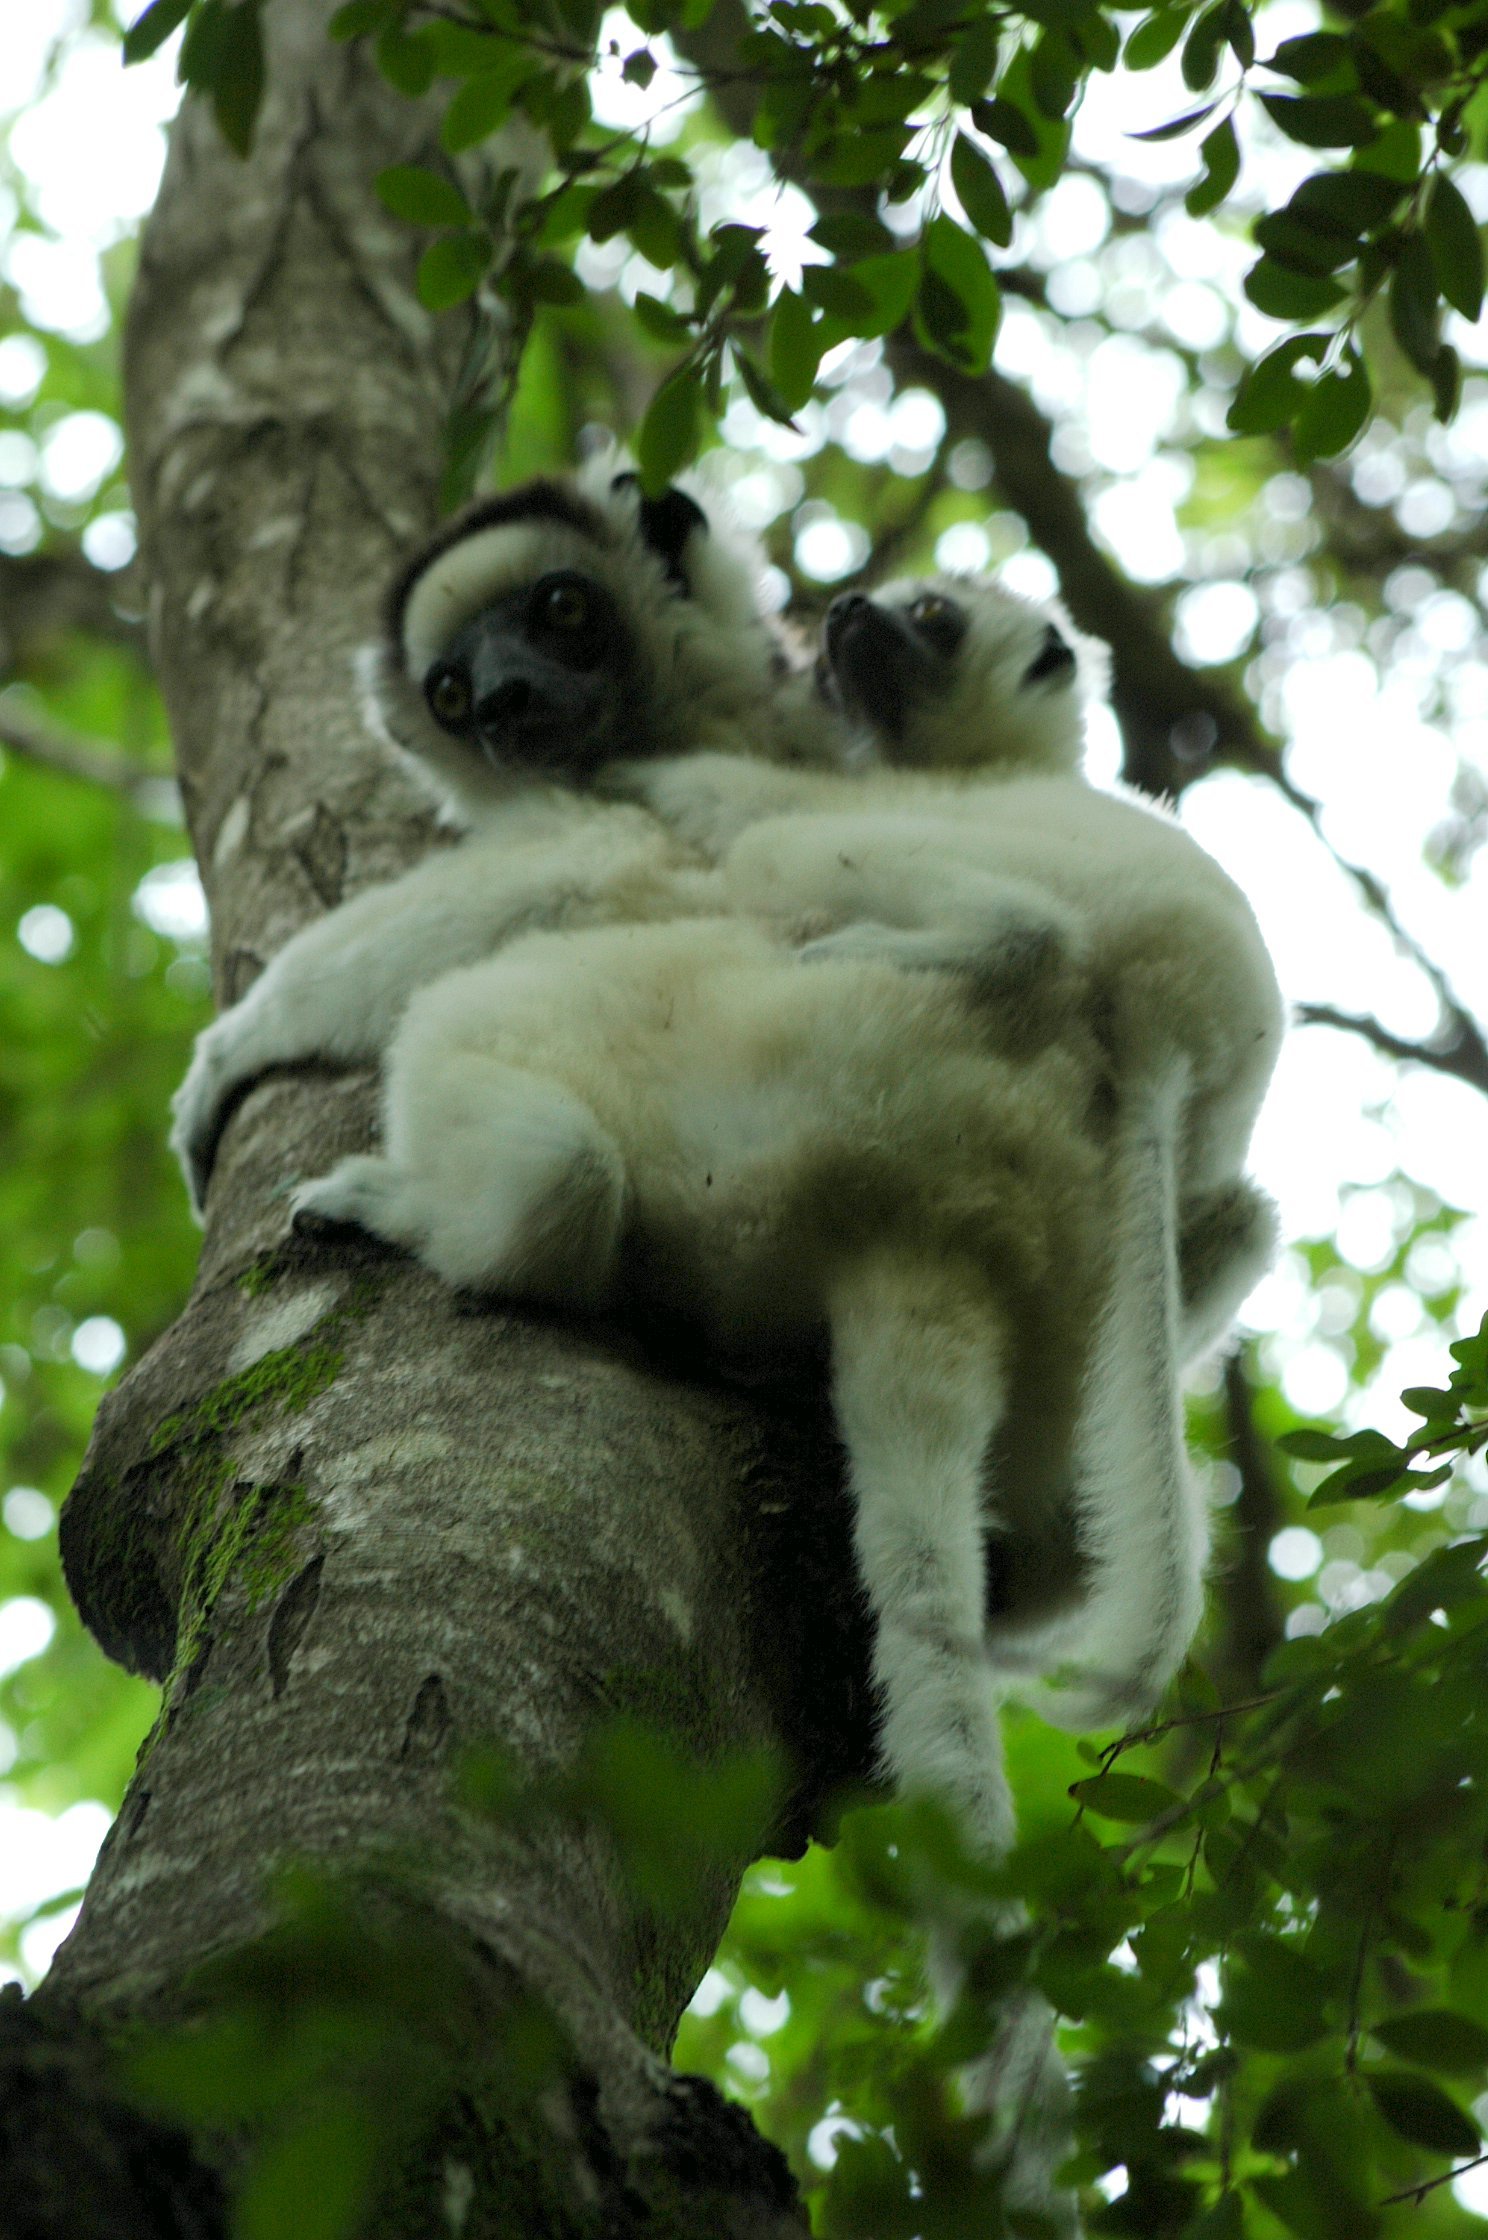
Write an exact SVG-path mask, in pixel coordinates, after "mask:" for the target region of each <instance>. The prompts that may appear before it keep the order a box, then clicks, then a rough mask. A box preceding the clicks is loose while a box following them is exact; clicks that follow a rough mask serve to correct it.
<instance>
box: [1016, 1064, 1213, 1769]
mask: <svg viewBox="0 0 1488 2240" xmlns="http://www.w3.org/2000/svg"><path fill="white" fill-rule="evenodd" d="M1189 1078H1190V1076H1189V1067H1188V1061H1187V1059H1186V1058H1185V1057H1183V1056H1182V1055H1180V1054H1177V1053H1169V1054H1168V1055H1166V1056H1164V1057H1162V1058H1158V1059H1153V1060H1152V1061H1151V1062H1150V1063H1149V1064H1147V1065H1146V1066H1145V1067H1144V1068H1142V1069H1141V1070H1140V1071H1139V1072H1138V1073H1137V1074H1136V1075H1135V1077H1133V1078H1129V1079H1126V1080H1124V1081H1123V1082H1122V1084H1121V1088H1120V1105H1119V1109H1118V1114H1117V1124H1116V1134H1115V1138H1114V1140H1113V1143H1112V1146H1111V1150H1110V1154H1109V1159H1110V1167H1109V1172H1110V1178H1111V1194H1110V1238H1111V1244H1110V1263H1109V1264H1110V1274H1109V1276H1108V1279H1107V1283H1106V1295H1105V1298H1104V1299H1103V1300H1102V1301H1101V1302H1100V1309H1099V1314H1098V1316H1097V1319H1096V1325H1095V1337H1094V1341H1093V1344H1092V1348H1091V1353H1090V1358H1089V1361H1088V1363H1087V1365H1086V1371H1085V1377H1084V1384H1083V1391H1082V1395H1081V1399H1080V1404H1079V1409H1078V1413H1077V1419H1076V1425H1075V1434H1074V1440H1073V1455H1072V1479H1073V1486H1074V1498H1075V1504H1076V1529H1077V1533H1078V1537H1079V1542H1080V1546H1081V1550H1082V1553H1083V1555H1084V1558H1085V1562H1086V1567H1087V1576H1086V1583H1085V1588H1084V1592H1083V1593H1082V1595H1081V1597H1080V1599H1079V1602H1078V1603H1077V1605H1076V1606H1075V1608H1074V1609H1073V1611H1072V1612H1071V1613H1069V1614H1068V1615H1067V1616H1066V1617H1064V1618H1063V1619H1061V1620H1060V1621H1059V1622H1058V1623H1057V1624H1056V1625H1052V1626H1045V1627H1043V1628H1040V1629H1037V1630H1036V1631H1031V1632H1030V1631H1025V1632H1024V1633H1023V1634H1022V1636H1021V1638H1020V1636H1019V1634H1018V1631H1017V1629H1016V1628H1008V1629H1006V1630H1005V1631H1004V1630H1002V1629H999V1628H996V1627H994V1628H993V1631H992V1634H991V1636H990V1638H989V1646H990V1647H991V1650H992V1653H993V1655H994V1657H995V1658H996V1660H997V1662H998V1663H999V1665H1000V1666H1001V1668H1002V1670H1003V1671H1004V1672H1005V1674H1006V1675H1007V1678H1008V1682H1009V1685H1013V1686H1016V1687H1017V1692H1018V1693H1019V1694H1020V1695H1024V1696H1026V1697H1027V1699H1028V1700H1029V1701H1031V1702H1033V1703H1034V1705H1035V1707H1036V1708H1037V1710H1038V1711H1039V1712H1040V1714H1041V1715H1042V1716H1043V1717H1044V1718H1046V1719H1048V1720H1050V1721H1051V1722H1052V1723H1053V1724H1055V1725H1056V1726H1062V1727H1068V1728H1070V1729H1072V1730H1078V1729H1080V1728H1082V1727H1096V1726H1109V1725H1114V1724H1117V1723H1119V1722H1121V1721H1123V1720H1126V1719H1129V1718H1132V1717H1134V1716H1139V1715H1140V1714H1142V1713H1143V1712H1145V1711H1147V1710H1149V1709H1150V1707H1151V1705H1152V1704H1153V1703H1154V1702H1155V1701H1156V1699H1157V1697H1158V1696H1159V1695H1160V1694H1161V1692H1162V1689H1163V1688H1164V1687H1165V1686H1166V1684H1167V1682H1168V1681H1169V1680H1170V1679H1171V1678H1172V1676H1173V1674H1174V1672H1175V1671H1176V1670H1177V1669H1178V1666H1179V1664H1180V1663H1181V1662H1182V1660H1183V1656H1184V1653H1185V1651H1186V1650H1187V1648H1188V1645H1189V1643H1190V1641H1191V1640H1192V1638H1193V1635H1194V1632H1195V1630H1196V1628H1197V1626H1198V1622H1199V1618H1200V1616H1201V1615H1202V1612H1203V1598H1204V1586H1203V1574H1204V1560H1205V1557H1206V1555H1207V1553H1208V1521H1207V1518H1206V1516H1205V1513H1204V1506H1203V1501H1202V1497H1201V1495H1200V1493H1199V1491H1198V1488H1197V1486H1196V1485H1195V1482H1194V1479H1193V1475H1192V1472H1191V1471H1190V1469H1189V1467H1188V1454H1187V1447H1186V1444H1185V1439H1184V1423H1183V1402H1182V1394H1181V1391H1180V1389H1179V1383H1178V1343H1179V1310H1178V1260H1177V1188H1176V1174H1177V1163H1178V1157H1179V1151H1180V1146H1181V1141H1182V1130H1183V1123H1184V1104H1185V1098H1186V1096H1187V1092H1188V1083H1189ZM1020 1666H1021V1667H1022V1673H1023V1675H1024V1677H1023V1678H1022V1679H1021V1680H1020V1679H1019V1678H1018V1677H1017V1675H1018V1671H1019V1667H1020ZM1030 1673H1031V1676H1032V1678H1033V1680H1034V1681H1035V1682H1037V1681H1039V1680H1042V1681H1044V1682H1045V1683H1046V1684H1045V1685H1043V1686H1036V1687H1035V1688H1033V1689H1032V1690H1031V1689H1030V1688H1029V1686H1028V1678H1029V1676H1030Z"/></svg>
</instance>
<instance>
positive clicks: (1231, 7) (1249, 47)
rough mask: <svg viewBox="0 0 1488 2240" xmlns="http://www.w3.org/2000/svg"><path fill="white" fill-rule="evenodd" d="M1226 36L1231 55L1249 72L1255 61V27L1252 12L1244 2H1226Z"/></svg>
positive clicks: (1224, 11) (1224, 14)
mask: <svg viewBox="0 0 1488 2240" xmlns="http://www.w3.org/2000/svg"><path fill="white" fill-rule="evenodd" d="M1223 17H1224V35H1225V41H1226V44H1227V45H1228V47H1229V50H1230V52H1231V54H1232V55H1233V56H1234V57H1235V60H1236V61H1237V62H1238V63H1239V65H1240V67H1241V69H1242V70H1248V69H1249V68H1250V66H1251V64H1252V63H1253V62H1254V61H1255V57H1256V45H1255V25H1254V24H1253V23H1252V22H1251V20H1250V10H1249V8H1247V7H1246V6H1245V5H1244V0H1224V9H1223Z"/></svg>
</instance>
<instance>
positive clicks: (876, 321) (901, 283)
mask: <svg viewBox="0 0 1488 2240" xmlns="http://www.w3.org/2000/svg"><path fill="white" fill-rule="evenodd" d="M852 277H853V279H854V280H855V281H856V282H857V284H858V286H859V287H860V288H866V290H867V291H868V295H869V298H870V300H871V302H872V306H873V308H872V311H871V312H870V313H869V316H868V318H867V319H866V320H864V321H863V322H862V323H861V324H860V325H859V327H858V329H857V332H858V333H860V334H862V335H864V336H867V337H872V336H874V335H881V334H892V333H893V331H894V329H895V328H896V327H897V326H899V325H900V324H901V323H902V321H903V320H905V319H907V318H908V316H909V308H910V305H911V304H912V303H913V302H914V299H915V290H916V288H917V287H918V285H919V278H920V260H919V257H918V256H917V255H916V253H915V251H914V250H913V249H896V250H895V251H894V253H893V255H892V256H888V257H865V258H864V259H863V261H862V263H861V264H855V265H854V266H853V268H852Z"/></svg>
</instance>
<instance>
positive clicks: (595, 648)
mask: <svg viewBox="0 0 1488 2240" xmlns="http://www.w3.org/2000/svg"><path fill="white" fill-rule="evenodd" d="M635 689H636V688H635V661H634V657H633V654H632V650H631V645H630V639H629V636H628V634H627V632H626V630H625V627H624V624H623V623H622V621H621V619H620V612H619V609H618V607H617V606H616V604H615V602H614V600H613V599H612V598H611V596H610V594H609V593H608V592H607V591H606V590H605V589H604V587H603V585H602V584H599V583H596V582H595V581H594V579H593V578H592V577H590V576H586V575H582V574H580V573H579V572H578V571H577V570H576V569H558V570H555V571H554V573H553V574H551V575H546V576H541V577H539V579H538V581H537V582H536V583H532V584H524V585H522V586H521V587H520V588H519V589H517V590H514V591H509V592H505V593H503V595H502V596H501V597H500V598H499V599H493V600H492V602H491V604H490V605H489V606H488V607H482V608H481V610H480V612H479V614H475V615H472V616H471V618H470V620H469V621H468V622H467V623H465V624H463V625H462V627H461V628H460V629H459V630H457V631H456V633H455V635H454V637H453V638H451V640H450V642H449V644H448V645H447V646H446V647H445V650H444V653H443V654H442V656H441V657H440V659H439V660H438V661H436V662H435V663H434V665H433V667H432V668H431V669H430V670H429V672H428V675H427V676H426V677H425V679H424V697H425V699H426V700H427V702H428V704H429V710H430V713H431V714H432V715H433V717H434V720H435V722H436V723H438V724H439V725H440V726H441V727H442V729H444V730H445V731H448V732H450V733H452V734H453V735H454V737H456V738H458V739H467V740H469V742H470V744H471V745H472V746H474V747H476V748H477V749H478V750H479V751H480V753H482V754H483V755H484V756H485V758H486V760H487V761H488V762H489V763H491V765H492V766H493V768H496V769H503V770H505V769H536V770H543V771H550V772H551V773H552V774H553V775H555V776H561V777H565V778H575V777H585V776H587V775H588V774H589V772H590V771H592V770H594V769H595V768H596V767H597V766H598V765H599V764H600V763H601V762H605V761H608V760H609V758H610V757H611V756H612V755H614V754H615V753H616V752H617V751H618V747H619V742H620V736H621V731H622V727H623V729H624V730H625V731H626V732H629V731H630V730H631V729H632V727H633V725H634V723H635V716H636V708H635Z"/></svg>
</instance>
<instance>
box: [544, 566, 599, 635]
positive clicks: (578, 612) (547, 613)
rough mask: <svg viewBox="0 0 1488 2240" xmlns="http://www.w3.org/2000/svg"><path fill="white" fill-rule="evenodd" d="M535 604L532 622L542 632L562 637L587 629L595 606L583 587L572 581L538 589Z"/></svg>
mask: <svg viewBox="0 0 1488 2240" xmlns="http://www.w3.org/2000/svg"><path fill="white" fill-rule="evenodd" d="M536 604H537V613H536V616H535V618H534V619H535V620H536V621H537V622H538V623H539V624H540V625H541V626H542V627H543V628H544V629H546V630H556V631H559V632H561V633H562V634H563V635H564V636H565V637H566V636H568V635H569V634H570V633H571V632H575V631H579V630H583V629H585V628H587V626H588V623H589V619H590V616H591V615H592V613H593V611H594V602H593V601H592V600H591V598H590V596H589V594H588V592H587V591H586V590H585V589H584V586H583V585H582V584H581V583H575V582H573V581H572V580H571V579H569V580H567V581H563V582H559V583H550V584H546V585H539V587H538V594H537V602H536Z"/></svg>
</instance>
